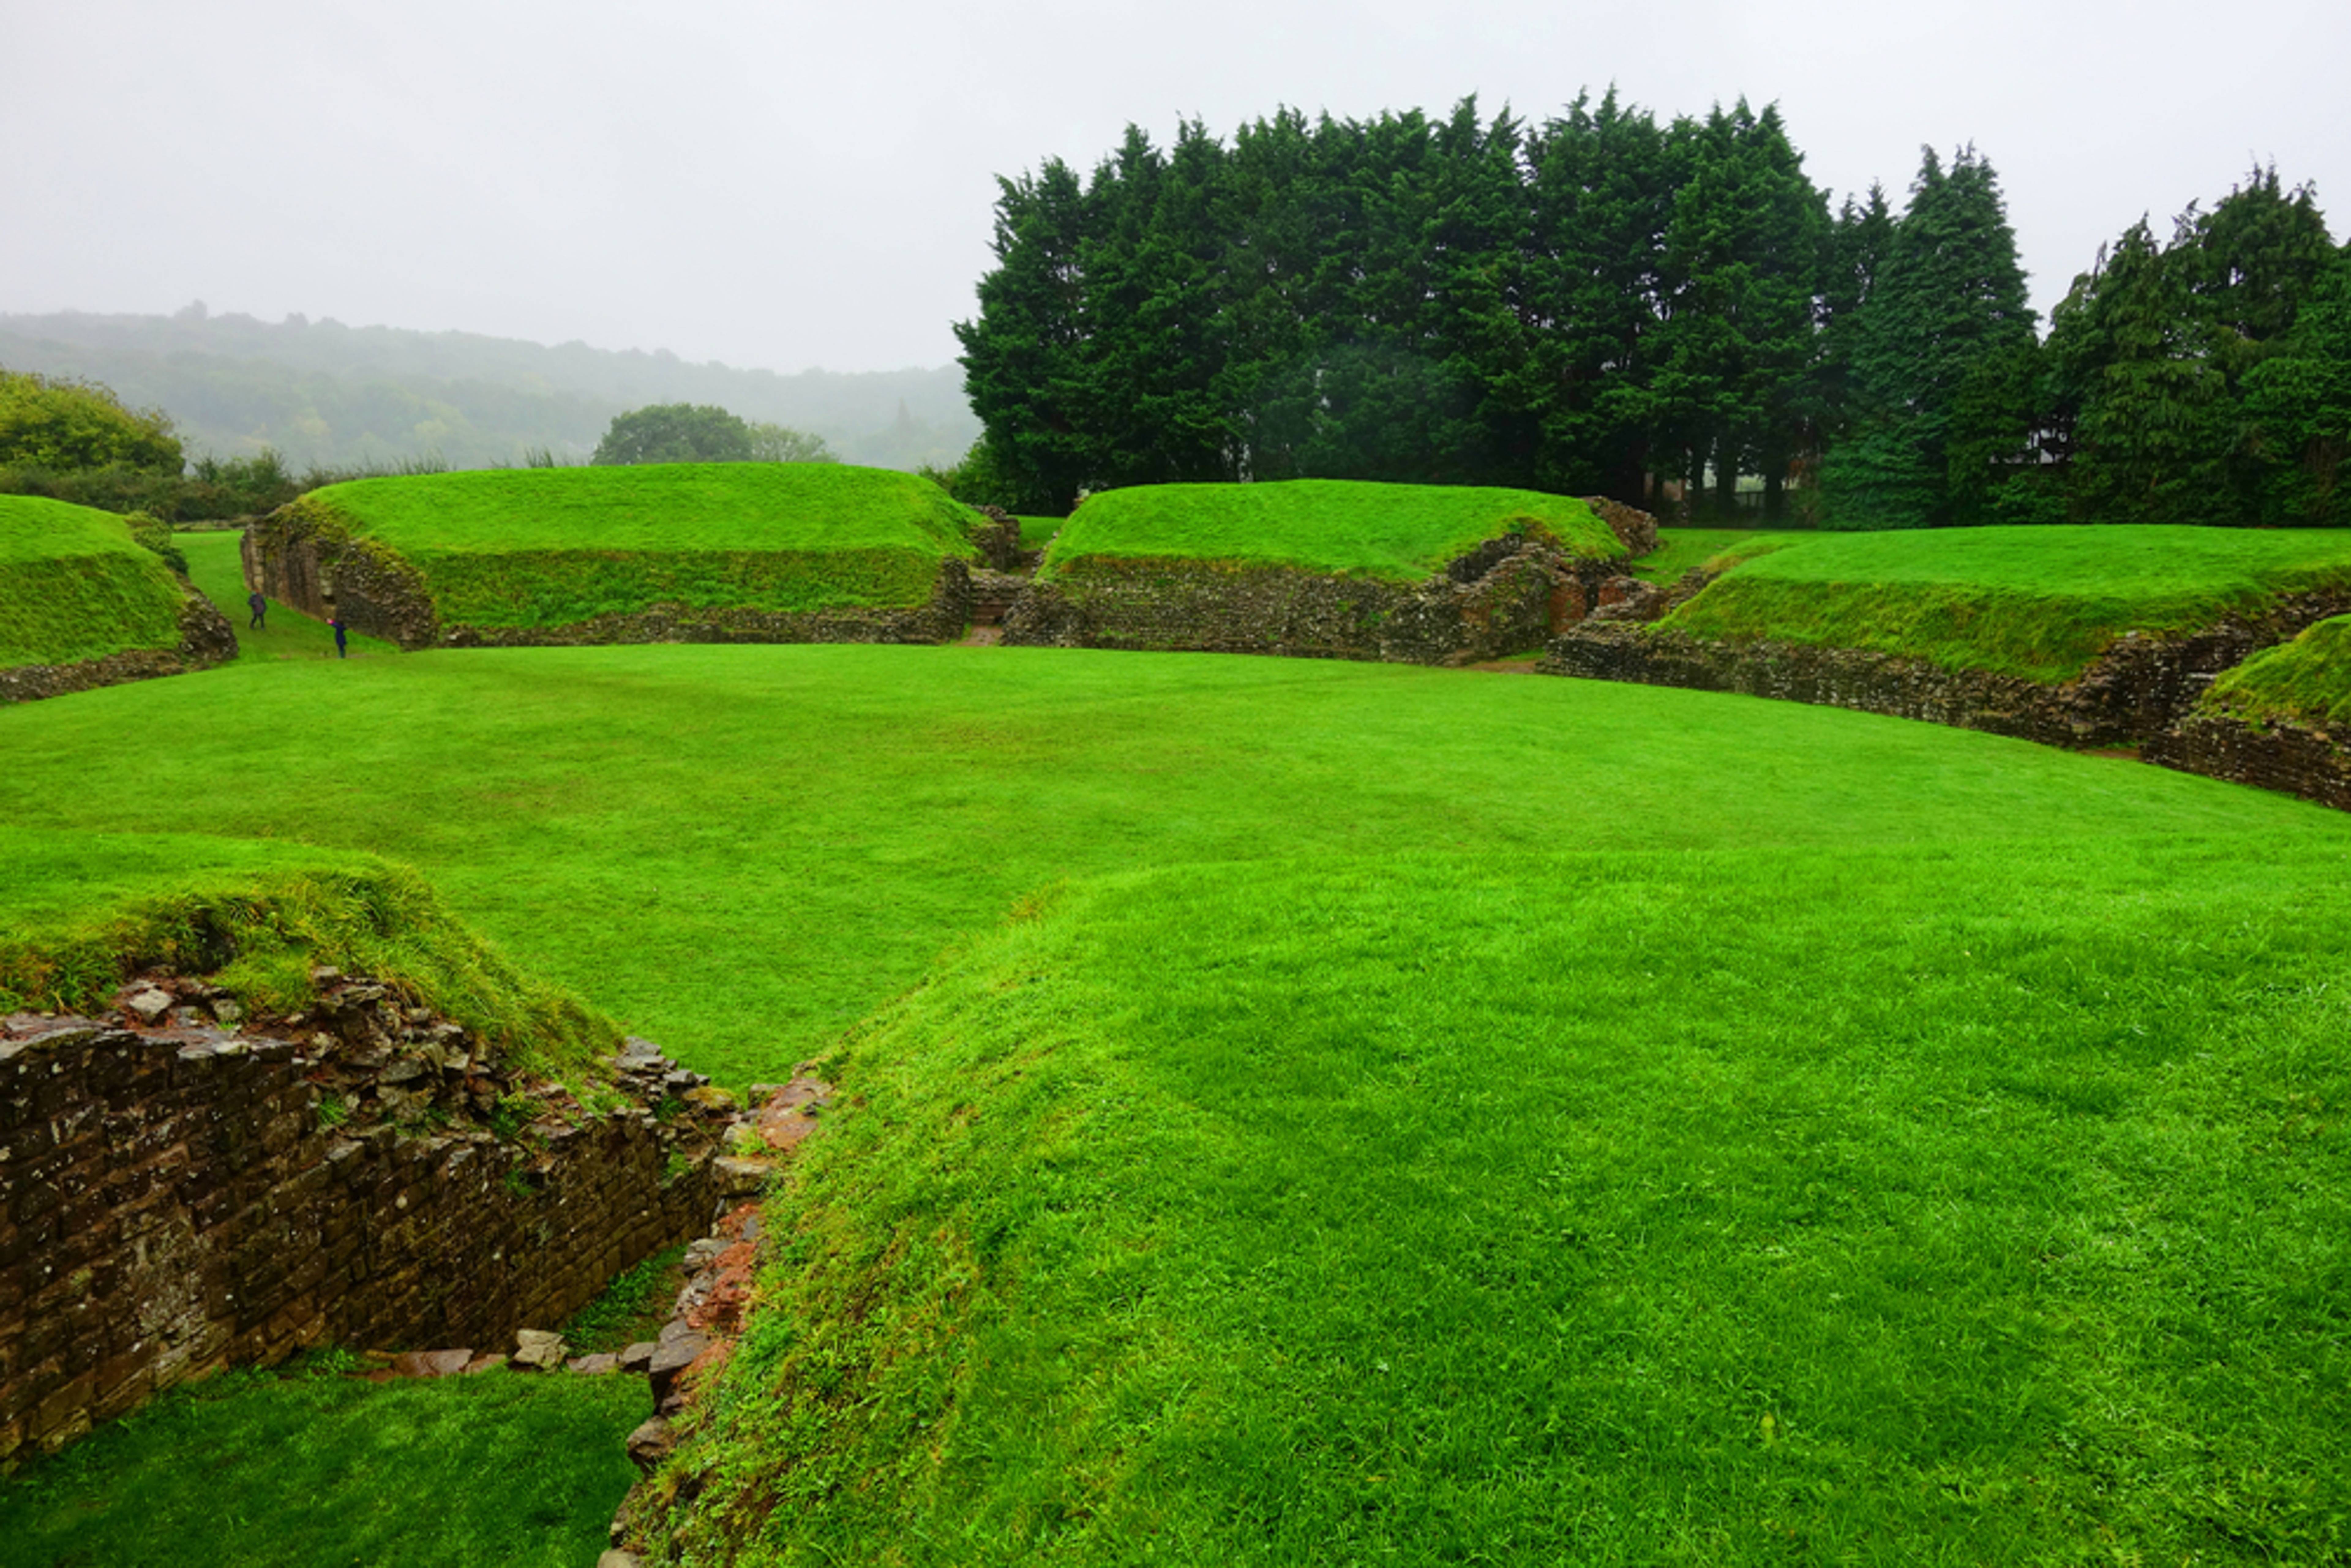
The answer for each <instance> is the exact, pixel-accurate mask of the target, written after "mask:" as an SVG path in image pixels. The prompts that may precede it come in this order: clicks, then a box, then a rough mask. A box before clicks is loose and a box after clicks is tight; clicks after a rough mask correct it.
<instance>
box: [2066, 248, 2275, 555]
mask: <svg viewBox="0 0 2351 1568" xmlns="http://www.w3.org/2000/svg"><path fill="white" fill-rule="evenodd" d="M2177 263H2178V253H2174V254H2173V255H2170V256H2167V254H2166V253H2165V251H2164V250H2163V249H2162V248H2161V247H2160V246H2158V245H2157V243H2156V240H2155V236H2154V235H2153V233H2152V232H2151V231H2150V230H2149V229H2148V227H2147V223H2146V221H2145V220H2143V219H2142V220H2141V221H2140V222H2138V223H2136V224H2134V225H2131V226H2130V228H2129V229H2127V230H2126V231H2125V232H2124V234H2123V236H2122V238H2121V240H2120V241H2118V242H2117V243H2116V246H2114V248H2113V250H2112V251H2111V252H2109V253H2107V254H2106V255H2105V256H2102V257H2101V265H2100V266H2099V267H2098V268H2097V270H2095V272H2093V273H2092V274H2090V275H2089V276H2087V277H2084V278H2081V279H2078V280H2077V281H2076V282H2075V284H2074V289H2073V292H2072V293H2070V294H2069V295H2068V296H2067V297H2066V299H2065V302H2064V305H2063V306H2061V307H2060V308H2059V309H2058V311H2057V312H2056V315H2055V319H2054V321H2053V325H2052V328H2051V330H2050V340H2049V352H2050V357H2051V360H2052V361H2053V365H2054V367H2055V369H2056V372H2057V376H2058V379H2059V382H2060V383H2061V384H2062V386H2063V387H2064V395H2065V401H2066V402H2067V404H2068V405H2069V411H2070V412H2071V413H2072V460H2071V463H2070V465H2069V471H2068V475H2067V490H2068V495H2069V497H2070V500H2071V505H2072V509H2073V513H2074V517H2077V518H2080V519H2081V520H2083V521H2086V522H2110V523H2207V522H2215V521H2232V520H2236V517H2235V515H2234V508H2233V507H2232V506H2231V502H2230V499H2229V497H2231V493H2232V486H2231V471H2230V458H2231V454H2232V453H2233V452H2234V450H2235V448H2236V447H2237V445H2238V444H2239V434H2240V433H2239V424H2240V419H2239V415H2238V411H2237V407H2236V400H2235V398H2234V397H2233V396H2232V395H2231V390H2230V387H2229V384H2228V378H2227V376H2226V374H2225V373H2224V371H2222V369H2221V367H2220V361H2219V360H2218V359H2217V358H2216V356H2215V355H2214V353H2213V345H2212V334H2211V325H2210V321H2209V320H2208V319H2205V318H2203V317H2202V316H2200V315H2199V313H2198V312H2196V311H2195V310H2193V309H2192V308H2190V300H2189V290H2188V280H2187V276H2186V269H2185V268H2184V267H2181V266H2179V265H2178V264H2177Z"/></svg>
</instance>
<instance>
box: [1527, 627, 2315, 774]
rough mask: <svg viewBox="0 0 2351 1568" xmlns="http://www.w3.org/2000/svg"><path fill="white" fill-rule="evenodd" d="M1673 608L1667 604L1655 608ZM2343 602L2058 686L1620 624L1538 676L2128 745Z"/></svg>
mask: <svg viewBox="0 0 2351 1568" xmlns="http://www.w3.org/2000/svg"><path fill="white" fill-rule="evenodd" d="M1665 608H1667V601H1663V600H1661V601H1658V604H1657V607H1656V612H1657V613H1660V614H1662V613H1664V611H1665ZM2346 608H2351V594H2345V593H2342V592H2325V593H2307V594H2295V595H2291V596H2288V597H2285V598H2282V599H2279V600H2277V601H2273V602H2272V603H2270V604H2269V605H2267V606H2265V607H2263V608H2262V609H2261V610H2258V611H2254V612H2246V613H2242V614H2231V615H2226V616H2223V617H2221V618H2220V620H2219V621H2217V622H2214V623H2213V624H2212V625H2210V626H2208V627H2204V628H2201V629H2199V630H2196V631H2192V632H2166V633H2141V632H2126V633H2125V634H2124V635H2123V636H2122V637H2121V638H2120V639H2118V640H2117V641H2116V643H2114V644H2113V645H2112V646H2111V647H2109V648H2108V649H2107V650H2106V651H2105V653H2102V654H2100V655H2099V656H2098V658H2097V659H2096V660H2095V662H2093V663H2092V664H2091V665H2090V667H2089V668H2088V669H2087V670H2085V671H2084V672H2083V673H2082V674H2080V675H2079V676H2077V677H2076V678H2074V680H2071V681H2065V682H2062V683H2055V684H2052V683H2045V682H2040V681H2028V680H2024V679H2022V678H2021V677H2018V676H2013V675H1997V674H1989V673H1987V672H1984V671H1980V670H1946V669H1943V668H1942V667H1940V666H1939V665H1936V664H1928V663H1927V662H1926V661H1925V660H1923V659H1910V658H1904V657H1902V656H1900V655H1898V654H1893V653H1873V652H1869V651H1866V650H1863V649H1857V648H1822V647H1814V646H1812V645H1810V644H1806V643H1781V642H1774V641H1771V640H1769V639H1758V640H1756V641H1753V642H1747V643H1728V642H1715V641H1712V640H1709V639H1704V638H1698V637H1693V636H1691V635H1690V634H1689V633H1688V632H1681V631H1677V630H1676V629H1674V628H1671V627H1667V626H1656V625H1642V624H1637V623H1627V622H1622V621H1614V620H1594V621H1592V622H1585V623H1583V624H1581V625H1578V626H1574V627H1571V628H1570V629H1568V630H1567V631H1566V632H1562V634H1561V635H1560V636H1558V637H1556V638H1554V639H1553V640H1552V643H1551V645H1550V648H1549V650H1548V651H1547V652H1546V653H1545V655H1544V657H1543V659H1542V661H1541V663H1540V664H1538V665H1537V666H1536V669H1537V671H1538V672H1539V673H1541V674H1554V675H1582V676H1587V677H1590V678H1593V679H1599V680H1612V681H1631V682H1635V683H1638V684H1640V685H1666V686H1688V687H1692V688H1694V689H1696V690H1699V691H1714V692H1741V693H1745V694H1747V695H1750V696H1766V697H1780V698H1784V699H1787V700H1789V701H1792V702H1807V703H1819V704H1823V705H1826V706H1834V707H1848V708H1857V709H1861V710H1863V711H1865V712H1869V713H1883V714H1892V715H1894V716H1896V717H1900V718H1916V719H1925V720H1928V721H1929V722H1931V723H1935V724H1948V725H1955V726H1958V727H1961V728H1966V729H1982V730H1989V731H1991V732H1992V733H1993V734H1995V735H2010V736H2016V737H2020V738H2022V739H2026V740H2037V741H2042V742H2043V743H2045V744H2048V745H2053V746H2127V745H2136V744H2140V743H2146V742H2152V741H2154V740H2155V739H2156V738H2157V737H2159V736H2161V735H2163V734H2164V732H2165V731H2167V730H2168V729H2170V728H2171V727H2173V726H2174V725H2176V724H2178V723H2179V722H2180V721H2181V720H2182V719H2183V718H2185V717H2186V716H2187V715H2188V713H2189V710H2190V708H2191V707H2192V706H2194V704H2195V702H2196V700H2197V698H2199V696H2201V695H2203V693H2204V691H2205V689H2206V688H2207V687H2208V686H2210V685H2211V682H2212V677H2213V676H2215V675H2217V674H2220V672H2221V671H2223V670H2225V669H2228V668H2230V667H2231V666H2232V665H2234V664H2240V663H2241V662H2242V661H2243V660H2244V659H2245V658H2246V657H2247V656H2248V655H2250V654H2252V653H2256V652H2258V651H2259V650H2261V649H2262V648H2267V647H2272V646H2273V645H2275V644H2277V643H2283V642H2285V641H2286V640H2288V639H2289V638H2291V637H2293V636H2294V635H2295V634H2296V633H2298V632H2301V631H2302V630H2303V629H2304V628H2305V627H2307V626H2310V625H2312V624H2313V623H2314V622H2319V621H2323V620H2325V619H2326V618H2327V617H2329V616H2332V615H2339V614H2342V613H2344V612H2345V611H2346Z"/></svg>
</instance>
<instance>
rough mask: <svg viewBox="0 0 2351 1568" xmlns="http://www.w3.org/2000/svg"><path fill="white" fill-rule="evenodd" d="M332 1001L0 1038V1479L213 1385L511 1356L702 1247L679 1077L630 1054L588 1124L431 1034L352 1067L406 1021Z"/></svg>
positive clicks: (704, 1166) (690, 1135)
mask: <svg viewBox="0 0 2351 1568" xmlns="http://www.w3.org/2000/svg"><path fill="white" fill-rule="evenodd" d="M354 988H356V990H357V992H358V993H359V995H360V1000H359V1001H357V1002H350V1003H349V1004H348V1005H347V1006H344V1007H342V1008H341V1009H340V1016H339V1017H336V1018H327V1019H313V1020H309V1021H311V1022H318V1023H322V1024H330V1025H338V1026H339V1027H337V1028H320V1029H318V1030H315V1031H314V1032H312V1033H310V1034H308V1035H307V1036H305V1035H303V1034H302V1033H301V1031H299V1030H286V1031H282V1032H283V1033H285V1034H287V1035H289V1036H291V1038H281V1037H280V1036H279V1035H278V1034H276V1033H239V1032H236V1031H235V1030H233V1029H231V1028H229V1027H225V1026H224V1025H222V1024H221V1023H219V1022H217V1021H215V1020H214V1019H212V1018H210V1017H206V1016H204V1013H203V1011H202V1009H199V1008H195V1007H191V1006H187V1005H178V1006H167V1005H165V1004H166V1003H168V1002H170V1001H171V1000H172V998H170V997H169V996H168V994H165V993H160V992H157V991H155V990H154V989H153V988H152V987H151V988H149V989H148V990H147V991H144V992H140V993H137V994H135V995H134V996H133V997H132V998H131V999H132V1001H133V1003H134V1004H141V1003H142V1002H143V1001H145V1000H146V999H149V998H157V997H162V1001H157V1002H155V1003H154V1004H153V1005H152V1006H149V1007H148V1008H147V1014H148V1015H152V1017H153V1019H155V1022H154V1023H153V1024H152V1025H149V1024H148V1023H146V1022H144V1021H143V1017H142V1015H141V1013H139V1012H136V1011H133V1012H126V1013H125V1014H124V1015H122V1016H120V1017H119V1018H116V1019H43V1018H37V1017H30V1016H21V1015H20V1016H17V1017H14V1018H10V1019H5V1020H0V1469H6V1468H8V1466H9V1465H10V1464H11V1463H12V1462H13V1460H14V1458H16V1457H19V1456H21V1455H22V1454H23V1453H25V1452H28V1451H36V1450H41V1451H46V1450H54V1449H56V1448H59V1447H61V1446H62V1445H64V1444H65V1443H67V1442H68V1441H70V1440H71V1439H73V1438H74V1437H78V1436H79V1435H80V1434H82V1433H84V1432H86V1431H88V1430H89V1428H90V1427H91V1426H92V1425H93V1424H94V1423H97V1422H99V1421H103V1420H106V1419H108V1418H110V1417H112V1416H120V1415H121V1414H123V1413H125V1412H127V1411H129V1410H131V1409H133V1408H135V1407H136V1406H139V1405H140V1404H141V1403H143V1402H144V1401H145V1400H146V1399H148V1398H149V1397H151V1396H153V1395H156V1394H159V1393H162V1391H163V1390H165V1389H167V1388H170V1387H171V1386H172V1385H175V1384H179V1383H183V1382H185V1381H187V1380H189V1379H191V1378H195V1377H201V1376H203V1375H205V1374H207V1373H210V1372H213V1371H215V1370H217V1369H219V1368H221V1367H224V1366H230V1365H246V1364H269V1363H273V1362H276V1361H278V1360H281V1359H283V1358H284V1357H285V1356H287V1355H288V1354H291V1353H292V1352H294V1351H296V1350H298V1349H300V1348H302V1347H305V1346H310V1345H320V1344H330V1343H331V1344H343V1345H371V1346H375V1345H381V1346H397V1345H402V1344H409V1345H432V1344H483V1343H511V1341H512V1339H513V1336H514V1334H515V1333H516V1331H517V1329H519V1328H522V1327H525V1326H539V1327H550V1326H553V1325H555V1324H557V1323H559V1322H561V1321H562V1320H563V1319H564V1318H566V1317H568V1316H569V1315H570V1314H571V1313H572V1312H576V1311H578V1310H579V1309H580V1307H582V1306H584V1305H586V1304H587V1303H588V1302H589V1301H592V1300H593V1299H594V1298H595V1297H596V1295H597V1294H598V1293H599V1292H600V1291H601V1290H602V1289H603V1287H604V1286H605V1284H606V1283H607V1282H608V1281H610V1280H611V1277H612V1276H613V1275H614V1274H616V1273H618V1272H619V1271H620V1270H622V1269H625V1268H627V1267H629V1266H630V1265H632V1264H633V1263H635V1262H637V1261H638V1260H641V1259H643V1258H644V1257H647V1256H649V1255H651V1254H652V1253H654V1252H657V1251H660V1250H661V1249H664V1248H666V1247H670V1246H674V1245H675V1244H677V1243H678V1242H680V1241H684V1240H686V1239H690V1238H693V1237H695V1236H699V1235H701V1234H702V1233H703V1232H704V1231H705V1230H706V1229H708V1228H709V1226H710V1222H711V1219H712V1217H713V1215H714V1213H715V1212H716V1208H717V1206H718V1203H719V1201H720V1197H721V1196H722V1191H723V1187H724V1185H725V1178H724V1176H723V1174H722V1173H720V1172H719V1171H718V1169H717V1166H718V1164H719V1162H718V1161H717V1159H716V1157H715V1156H716V1149H717V1140H718V1138H719V1136H720V1134H722V1133H723V1131H724V1130H725V1128H726V1126H728V1125H731V1121H732V1118H731V1116H729V1115H728V1114H726V1107H724V1105H723V1104H721V1103H720V1102H721V1101H722V1100H723V1097H722V1096H719V1095H718V1094H717V1093H716V1091H711V1090H708V1089H706V1088H705V1087H704V1081H703V1080H702V1079H700V1078H699V1076H698V1075H695V1074H693V1073H688V1072H684V1071H680V1070H678V1069H677V1068H676V1067H675V1066H674V1063H671V1062H669V1061H667V1060H666V1059H664V1057H662V1056H661V1055H660V1053H659V1052H658V1051H654V1050H653V1049H652V1048H651V1047H649V1046H646V1045H645V1044H644V1043H643V1042H642V1041H632V1042H631V1045H630V1048H629V1050H628V1051H627V1052H626V1053H624V1054H623V1055H622V1057H621V1058H619V1059H618V1060H617V1061H616V1062H615V1063H614V1072H615V1076H614V1080H613V1085H612V1088H611V1090H610V1092H609V1096H610V1100H611V1102H613V1103H614V1104H613V1106H612V1108H609V1109H599V1110H597V1111H594V1112H592V1113H591V1112H590V1111H589V1110H587V1109H585V1108H583V1107H581V1106H580V1104H579V1103H577V1102H576V1101H574V1100H572V1099H571V1098H570V1096H569V1095H568V1094H567V1093H566V1092H563V1091H562V1090H560V1089H559V1088H557V1087H554V1086H550V1085H545V1084H539V1085H535V1086H534V1085H530V1084H528V1083H526V1082H524V1081H522V1080H520V1079H518V1078H516V1077H514V1076H512V1075H508V1074H506V1073H504V1072H502V1071H500V1070H499V1069H498V1068H497V1066H496V1062H495V1061H494V1059H492V1058H490V1057H489V1056H488V1055H487V1054H486V1052H484V1051H482V1050H481V1049H480V1048H479V1046H478V1044H477V1043H474V1042H468V1041H465V1040H463V1039H462V1038H460V1037H461V1036H462V1031H458V1030H455V1028H454V1026H450V1025H446V1024H422V1023H419V1022H417V1021H416V1020H414V1019H413V1017H412V1018H410V1019H409V1021H408V1023H407V1026H406V1028H405V1029H404V1030H403V1031H402V1032H404V1033H407V1034H410V1035H412V1036H417V1037H421V1040H422V1043H418V1042H417V1040H411V1042H410V1043H409V1044H408V1045H407V1046H406V1047H405V1048H403V1049H401V1050H397V1051H373V1052H371V1051H367V1050H365V1049H364V1048H359V1049H354V1048H353V1047H352V1046H351V1045H350V1037H351V1036H352V1035H354V1034H358V1035H360V1037H361V1038H362V1039H364V1038H367V1037H368V1035H370V1034H371V1033H373V1032H375V1031H373V1030H354V1029H352V1028H350V1027H349V1026H350V1022H351V1020H352V1019H353V1018H355V1017H360V1016H361V1015H371V1016H372V1015H375V1014H381V1011H382V1010H383V1009H387V1008H388V1009H392V1011H393V1013H394V1014H395V1015H399V1014H402V1013H404V1011H405V1009H399V1007H398V1002H397V998H390V997H387V996H385V995H384V989H383V988H381V987H372V988H371V987H369V986H368V985H367V984H366V983H365V982H357V983H350V982H346V983H344V984H343V985H342V988H341V995H342V997H343V998H349V997H350V995H351V994H352V992H353V990H354ZM371 993H372V994H371ZM362 1021H365V1020H364V1019H362ZM601 1093H603V1091H600V1094H601ZM704 1102H707V1103H704ZM501 1116H503V1117H504V1118H505V1119H506V1123H507V1125H506V1127H505V1132H506V1135H504V1136H501V1135H500V1134H499V1132H498V1131H496V1130H494V1128H493V1125H492V1124H495V1123H496V1122H497V1121H498V1120H499V1118H500V1117H501Z"/></svg>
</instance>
